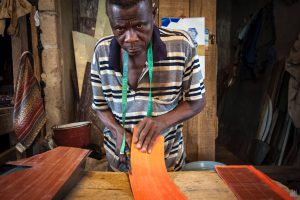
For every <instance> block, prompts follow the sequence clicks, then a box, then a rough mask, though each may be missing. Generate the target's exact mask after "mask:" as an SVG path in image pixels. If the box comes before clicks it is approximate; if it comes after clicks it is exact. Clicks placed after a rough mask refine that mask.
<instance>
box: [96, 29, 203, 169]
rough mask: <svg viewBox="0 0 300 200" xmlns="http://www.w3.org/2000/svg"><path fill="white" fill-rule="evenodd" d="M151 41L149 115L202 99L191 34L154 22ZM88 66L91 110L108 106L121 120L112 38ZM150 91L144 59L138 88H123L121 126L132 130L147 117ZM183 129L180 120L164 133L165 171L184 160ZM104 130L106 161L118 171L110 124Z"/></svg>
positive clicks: (116, 56) (99, 46) (119, 84)
mask: <svg viewBox="0 0 300 200" xmlns="http://www.w3.org/2000/svg"><path fill="white" fill-rule="evenodd" d="M152 43H153V56H154V59H153V60H154V64H153V80H152V108H153V111H152V116H153V117H155V116H159V115H163V114H165V113H168V112H170V111H171V110H173V109H175V108H176V106H177V105H178V104H179V103H180V102H182V101H195V100H199V99H201V98H202V94H203V93H204V92H205V88H204V83H203V78H202V74H201V70H200V63H199V58H198V55H197V53H196V49H195V47H194V45H193V41H192V39H191V38H190V36H189V35H188V34H187V33H186V32H184V31H174V30H172V31H171V30H168V29H160V28H157V27H156V26H155V27H154V29H153V35H152ZM91 68H92V69H91V82H92V90H93V104H92V107H93V109H95V110H99V111H103V110H107V109H110V110H111V111H112V113H113V115H114V117H115V119H116V120H117V121H118V122H119V123H120V124H122V74H121V69H120V45H119V44H118V42H117V40H116V39H115V38H114V37H113V36H109V37H105V38H102V39H100V40H99V42H98V43H97V45H96V48H95V52H94V56H93V61H92V67H91ZM148 94H149V73H148V65H147V62H146V63H145V67H144V69H143V71H142V74H141V76H140V78H139V80H138V86H137V89H136V90H133V89H131V88H129V87H128V90H127V110H126V121H125V129H126V130H127V131H129V132H130V133H132V131H133V128H134V126H135V125H136V124H138V123H139V122H140V121H141V120H142V119H143V118H144V117H146V115H147V106H148ZM182 128H183V124H182V123H180V124H177V125H175V126H173V127H170V128H168V129H167V130H166V131H165V132H163V133H162V135H163V136H164V141H165V142H164V145H165V162H166V167H167V168H168V170H169V171H173V170H175V171H177V170H180V169H181V167H182V166H183V165H184V164H185V152H184V144H183V135H182ZM103 132H104V148H105V151H106V157H107V159H108V162H109V165H110V167H111V168H112V169H113V170H114V171H122V170H123V169H121V168H119V157H118V156H117V154H116V141H115V138H114V137H113V134H112V133H111V132H110V130H109V129H108V128H105V129H104V131H103ZM126 150H127V151H129V150H128V149H126Z"/></svg>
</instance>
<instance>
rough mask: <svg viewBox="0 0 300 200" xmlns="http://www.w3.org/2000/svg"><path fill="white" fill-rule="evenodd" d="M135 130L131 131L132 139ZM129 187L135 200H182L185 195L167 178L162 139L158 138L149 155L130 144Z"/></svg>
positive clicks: (161, 137)
mask: <svg viewBox="0 0 300 200" xmlns="http://www.w3.org/2000/svg"><path fill="white" fill-rule="evenodd" d="M135 135H136V129H134V131H133V137H134V136H135ZM130 154H131V170H132V171H131V174H130V175H129V178H130V185H131V189H132V192H133V195H134V199H135V200H152V199H164V200H168V199H169V200H184V199H186V197H185V195H184V194H183V193H182V192H181V191H180V190H179V189H178V188H177V187H176V185H175V184H174V183H173V182H172V181H171V179H170V177H169V176H168V173H167V169H166V165H165V159H164V138H163V136H159V137H158V138H157V139H156V141H155V144H154V147H153V150H152V152H151V154H148V153H142V152H141V151H140V150H139V149H137V148H136V147H135V144H134V143H133V141H132V144H131V152H130Z"/></svg>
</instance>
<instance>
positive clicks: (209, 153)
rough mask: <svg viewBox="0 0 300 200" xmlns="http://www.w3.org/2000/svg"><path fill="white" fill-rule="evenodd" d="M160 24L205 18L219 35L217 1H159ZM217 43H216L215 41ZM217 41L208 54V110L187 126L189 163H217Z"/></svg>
mask: <svg viewBox="0 0 300 200" xmlns="http://www.w3.org/2000/svg"><path fill="white" fill-rule="evenodd" d="M155 2H156V5H157V6H158V10H159V12H158V23H159V24H160V23H161V18H162V17H205V26H206V28H208V30H209V33H210V34H213V35H215V33H216V0H189V1H186V0H161V1H159V0H156V1H155ZM215 41H216V40H215ZM216 50H217V47H216V42H214V44H211V43H210V45H209V48H208V50H207V51H206V54H205V59H206V64H205V76H206V79H205V87H206V100H207V103H206V107H205V109H204V110H203V111H202V112H201V113H200V114H198V115H197V116H195V117H194V118H192V119H190V120H189V121H188V122H186V123H185V124H184V139H185V145H186V152H187V159H188V161H195V160H214V159H215V138H216V137H217V132H218V119H217V116H216V107H217V104H216V99H217V90H216V83H217V62H216V61H217V54H216Z"/></svg>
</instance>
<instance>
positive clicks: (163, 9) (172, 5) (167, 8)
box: [158, 0, 190, 26]
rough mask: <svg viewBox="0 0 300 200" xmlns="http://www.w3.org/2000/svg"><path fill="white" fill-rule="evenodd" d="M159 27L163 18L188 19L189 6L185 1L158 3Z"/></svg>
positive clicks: (172, 0)
mask: <svg viewBox="0 0 300 200" xmlns="http://www.w3.org/2000/svg"><path fill="white" fill-rule="evenodd" d="M158 5H159V12H158V13H159V14H158V17H159V25H160V26H161V18H163V17H189V9H190V4H189V1H185V0H163V1H159V3H158Z"/></svg>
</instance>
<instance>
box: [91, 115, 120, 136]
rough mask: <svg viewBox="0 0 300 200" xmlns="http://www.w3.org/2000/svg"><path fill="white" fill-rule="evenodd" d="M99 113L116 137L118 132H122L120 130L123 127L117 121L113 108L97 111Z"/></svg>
mask: <svg viewBox="0 0 300 200" xmlns="http://www.w3.org/2000/svg"><path fill="white" fill-rule="evenodd" d="M97 115H98V117H99V118H100V120H101V121H102V123H103V124H104V125H105V126H106V127H107V128H108V129H109V130H110V131H111V132H112V133H113V134H114V136H115V137H116V135H117V134H118V133H120V130H122V129H123V128H122V126H121V125H120V124H119V123H118V122H117V121H116V119H115V117H114V115H113V114H112V112H111V110H105V111H97ZM121 132H122V131H121Z"/></svg>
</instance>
